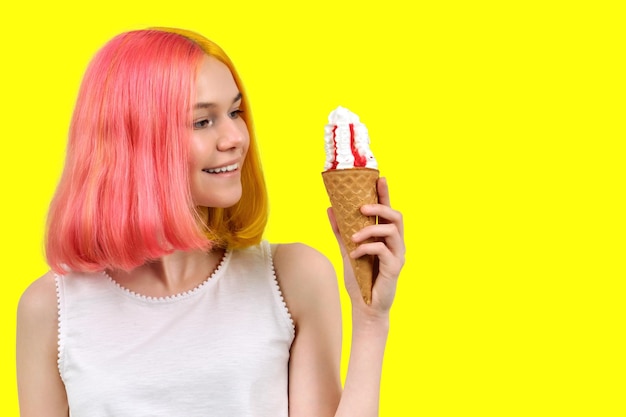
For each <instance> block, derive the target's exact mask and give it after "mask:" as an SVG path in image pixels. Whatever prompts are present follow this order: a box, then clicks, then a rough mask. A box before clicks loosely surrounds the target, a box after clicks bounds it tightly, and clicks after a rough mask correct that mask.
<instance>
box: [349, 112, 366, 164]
mask: <svg viewBox="0 0 626 417" xmlns="http://www.w3.org/2000/svg"><path fill="white" fill-rule="evenodd" d="M350 147H351V148H352V156H354V167H355V168H356V167H359V168H360V167H364V166H365V164H367V160H366V159H365V156H363V155H361V154H360V153H359V150H358V149H357V148H356V145H355V143H354V125H353V124H352V123H350Z"/></svg>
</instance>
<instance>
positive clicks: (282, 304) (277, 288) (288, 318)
mask: <svg viewBox="0 0 626 417" xmlns="http://www.w3.org/2000/svg"><path fill="white" fill-rule="evenodd" d="M265 250H266V252H267V253H266V256H267V258H268V260H269V269H270V274H271V277H272V286H273V287H274V296H275V297H276V301H277V302H278V304H279V306H280V309H281V312H282V313H283V315H284V316H283V317H285V319H286V322H287V323H288V324H287V326H288V327H289V331H290V333H291V335H292V336H294V335H295V331H296V324H295V323H294V321H293V317H292V316H291V312H290V311H289V308H288V307H287V303H286V302H285V297H284V296H283V291H282V290H281V288H280V284H279V283H278V277H277V276H276V269H275V267H274V256H273V254H272V249H271V246H270V245H269V244H268V245H266V247H265Z"/></svg>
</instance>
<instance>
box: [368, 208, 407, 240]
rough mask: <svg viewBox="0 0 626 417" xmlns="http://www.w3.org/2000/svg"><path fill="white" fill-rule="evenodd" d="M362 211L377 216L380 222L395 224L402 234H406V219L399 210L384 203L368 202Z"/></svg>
mask: <svg viewBox="0 0 626 417" xmlns="http://www.w3.org/2000/svg"><path fill="white" fill-rule="evenodd" d="M361 213H363V214H364V215H365V216H377V217H378V224H388V223H393V224H395V225H396V227H397V228H398V230H399V231H400V236H404V220H403V217H402V213H400V212H399V211H397V210H394V209H392V208H391V207H389V206H385V205H382V204H366V205H364V206H362V207H361Z"/></svg>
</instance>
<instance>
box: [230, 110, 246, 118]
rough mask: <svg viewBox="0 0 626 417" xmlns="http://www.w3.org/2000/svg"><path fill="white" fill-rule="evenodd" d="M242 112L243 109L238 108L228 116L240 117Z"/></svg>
mask: <svg viewBox="0 0 626 417" xmlns="http://www.w3.org/2000/svg"><path fill="white" fill-rule="evenodd" d="M242 113H243V110H239V109H237V110H234V111H231V112H230V113H228V117H230V118H231V119H237V118H239V116H241V114H242Z"/></svg>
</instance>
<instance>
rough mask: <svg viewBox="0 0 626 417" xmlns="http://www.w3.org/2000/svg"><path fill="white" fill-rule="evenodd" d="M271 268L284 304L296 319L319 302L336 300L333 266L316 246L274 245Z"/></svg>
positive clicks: (337, 297)
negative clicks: (283, 298)
mask: <svg viewBox="0 0 626 417" xmlns="http://www.w3.org/2000/svg"><path fill="white" fill-rule="evenodd" d="M274 268H275V270H276V278H277V279H278V282H279V284H280V287H281V290H282V292H283V296H284V297H285V301H286V303H287V307H288V308H289V309H290V311H291V313H292V316H293V318H294V319H295V320H296V321H298V319H299V318H301V317H302V316H303V315H306V314H307V312H310V311H311V310H315V309H316V308H319V306H320V305H324V304H326V303H336V304H338V303H339V290H338V285H337V276H336V273H335V269H334V267H333V265H332V263H331V262H330V261H329V260H328V258H327V257H326V256H325V255H324V254H322V253H321V252H319V251H318V250H316V249H314V248H312V247H310V246H307V245H305V244H302V243H289V244H281V245H278V246H277V248H276V251H275V254H274ZM320 300H324V301H325V302H324V303H320V302H319V301H320Z"/></svg>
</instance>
